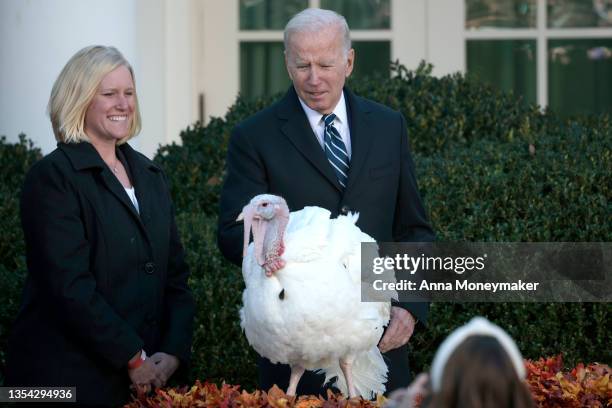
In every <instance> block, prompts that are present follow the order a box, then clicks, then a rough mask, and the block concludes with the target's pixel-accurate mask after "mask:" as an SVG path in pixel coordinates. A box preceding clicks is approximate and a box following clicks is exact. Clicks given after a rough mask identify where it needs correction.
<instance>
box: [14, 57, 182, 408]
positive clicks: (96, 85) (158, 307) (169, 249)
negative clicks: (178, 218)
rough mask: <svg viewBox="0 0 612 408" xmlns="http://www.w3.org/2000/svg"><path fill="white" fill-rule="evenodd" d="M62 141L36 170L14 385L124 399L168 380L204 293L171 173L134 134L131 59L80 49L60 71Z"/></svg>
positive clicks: (30, 187) (55, 117) (25, 202)
mask: <svg viewBox="0 0 612 408" xmlns="http://www.w3.org/2000/svg"><path fill="white" fill-rule="evenodd" d="M49 115H50V117H51V123H52V125H53V131H54V133H55V137H56V139H57V141H58V147H57V149H56V150H54V151H53V152H52V153H51V154H49V155H48V156H46V157H45V158H43V159H42V160H40V161H39V162H37V163H36V164H35V165H34V166H33V167H32V169H31V170H30V172H29V173H28V175H27V177H26V180H25V184H24V186H23V191H22V196H21V220H22V226H23V231H24V236H25V243H26V257H27V265H28V276H27V280H26V283H25V288H24V293H23V302H22V306H21V309H20V311H19V314H18V316H17V320H16V322H15V325H14V327H13V330H12V333H11V338H10V341H9V349H8V355H7V368H6V381H5V385H7V386H66V387H76V399H77V402H79V403H80V404H88V405H89V404H91V405H103V406H116V405H119V404H123V403H125V402H126V401H127V400H128V398H129V392H130V384H133V385H134V386H135V387H136V389H137V390H139V391H145V392H146V391H148V390H150V389H151V388H152V387H154V386H162V385H163V384H165V382H166V381H167V380H168V378H169V377H170V376H171V375H172V374H173V373H174V372H175V371H176V369H177V368H178V367H179V366H181V367H184V366H186V365H187V363H188V360H189V357H190V349H191V336H192V323H193V315H194V302H193V298H192V295H191V292H190V291H189V288H188V286H187V278H188V275H189V271H188V268H187V265H186V263H185V260H184V253H183V248H182V246H181V243H180V241H179V237H178V234H177V229H176V225H175V220H174V214H173V207H172V202H171V198H170V194H169V190H168V185H167V181H166V178H165V176H164V173H163V172H162V171H161V170H160V168H159V167H158V166H157V165H156V164H154V163H153V162H152V161H150V160H148V159H147V158H146V157H145V156H143V155H142V154H140V153H138V152H136V151H135V150H133V149H132V148H131V147H130V146H129V145H128V144H127V143H126V142H127V141H128V140H129V139H130V138H131V137H133V136H134V135H135V134H136V133H138V131H139V130H140V113H139V109H138V100H137V97H136V90H135V85H134V73H133V70H132V67H131V66H130V64H129V63H128V62H127V61H126V60H125V58H124V57H123V56H122V55H121V53H119V51H117V50H116V49H115V48H113V47H103V46H91V47H86V48H84V49H82V50H80V51H79V52H77V53H76V54H75V55H74V56H73V57H72V58H71V59H70V61H68V63H67V64H66V66H65V67H64V69H63V70H62V72H61V73H60V75H59V77H58V78H57V80H56V81H55V84H54V86H53V90H52V92H51V98H50V100H49Z"/></svg>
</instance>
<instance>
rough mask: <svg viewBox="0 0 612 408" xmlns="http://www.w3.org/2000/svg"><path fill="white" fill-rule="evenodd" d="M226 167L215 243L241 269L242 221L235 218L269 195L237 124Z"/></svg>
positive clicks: (262, 173)
mask: <svg viewBox="0 0 612 408" xmlns="http://www.w3.org/2000/svg"><path fill="white" fill-rule="evenodd" d="M226 165H227V168H226V171H227V173H226V180H225V183H224V184H223V190H222V191H221V200H220V208H219V226H218V235H217V240H218V245H219V249H220V250H221V252H222V253H223V255H224V256H225V257H226V258H227V259H229V260H230V261H231V262H232V263H234V264H235V265H238V266H240V265H242V245H243V231H244V229H243V224H242V222H237V221H236V218H237V217H238V214H240V212H241V211H242V208H243V207H244V206H245V205H246V204H248V202H249V200H250V199H251V198H253V197H255V196H256V195H258V194H264V193H267V192H268V182H267V181H266V171H265V166H264V164H263V162H262V161H261V159H260V157H259V155H258V153H257V151H256V150H255V148H254V147H253V145H252V143H251V141H250V140H249V138H248V137H247V135H246V134H245V133H243V131H242V129H241V128H240V125H238V126H237V127H236V128H235V129H234V131H233V132H232V136H231V138H230V142H229V146H228V149H227V161H226Z"/></svg>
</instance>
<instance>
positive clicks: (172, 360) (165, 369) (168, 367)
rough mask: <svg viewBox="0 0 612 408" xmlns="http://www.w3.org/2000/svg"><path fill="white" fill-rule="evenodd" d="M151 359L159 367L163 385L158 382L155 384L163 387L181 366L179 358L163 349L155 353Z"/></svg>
mask: <svg viewBox="0 0 612 408" xmlns="http://www.w3.org/2000/svg"><path fill="white" fill-rule="evenodd" d="M149 359H150V360H151V361H152V362H153V364H155V366H156V367H157V370H158V372H159V379H160V380H161V385H157V384H156V385H155V386H156V387H163V386H164V385H166V382H167V381H168V379H169V378H170V377H171V376H172V374H174V372H175V371H176V369H177V368H178V367H179V359H178V358H176V357H174V356H173V355H171V354H166V353H163V352H161V351H159V352H157V353H155V354H153V355H152V356H151V357H150V358H149Z"/></svg>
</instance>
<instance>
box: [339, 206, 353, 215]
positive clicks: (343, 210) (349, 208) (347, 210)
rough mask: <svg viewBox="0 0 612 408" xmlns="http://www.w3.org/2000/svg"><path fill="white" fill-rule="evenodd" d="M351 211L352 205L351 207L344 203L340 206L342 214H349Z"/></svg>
mask: <svg viewBox="0 0 612 408" xmlns="http://www.w3.org/2000/svg"><path fill="white" fill-rule="evenodd" d="M350 212H351V207H349V206H348V205H343V206H342V207H341V208H340V214H341V215H348V213H350Z"/></svg>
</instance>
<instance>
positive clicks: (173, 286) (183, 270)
mask: <svg viewBox="0 0 612 408" xmlns="http://www.w3.org/2000/svg"><path fill="white" fill-rule="evenodd" d="M164 181H166V180H165V178H164ZM165 190H166V192H167V194H168V197H169V196H170V193H169V191H168V189H167V188H166V189H165ZM170 217H171V218H170V242H169V248H168V272H167V273H168V275H167V279H166V286H165V288H164V292H165V293H164V327H163V333H162V335H163V337H162V342H161V346H160V350H161V351H163V352H165V353H168V354H172V355H174V356H176V357H177V358H178V359H179V360H181V363H182V365H183V366H185V365H188V364H189V360H190V357H191V342H192V337H193V319H194V315H195V304H194V300H193V296H192V294H191V291H190V290H189V286H188V283H187V281H188V278H189V268H188V266H187V263H186V262H185V251H184V249H183V245H182V244H181V241H180V238H179V234H178V229H177V227H176V219H175V215H174V208H172V212H171V214H170Z"/></svg>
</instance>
